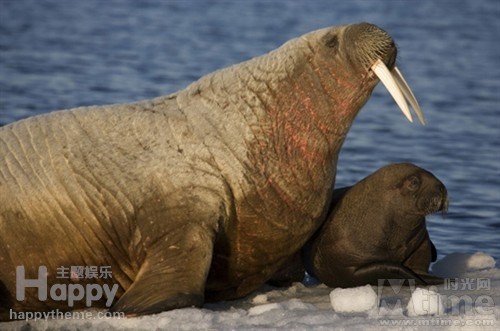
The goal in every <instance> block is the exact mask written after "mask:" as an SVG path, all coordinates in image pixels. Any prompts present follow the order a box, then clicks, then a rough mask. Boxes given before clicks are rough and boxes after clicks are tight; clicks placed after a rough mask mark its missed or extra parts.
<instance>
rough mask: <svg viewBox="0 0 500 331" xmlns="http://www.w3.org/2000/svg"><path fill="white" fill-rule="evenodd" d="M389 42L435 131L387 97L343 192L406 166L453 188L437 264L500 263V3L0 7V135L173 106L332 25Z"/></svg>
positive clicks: (341, 176)
mask: <svg viewBox="0 0 500 331" xmlns="http://www.w3.org/2000/svg"><path fill="white" fill-rule="evenodd" d="M360 21H367V22H372V23H375V24H377V25H379V26H381V27H382V28H384V29H385V30H386V31H388V32H389V33H390V34H391V35H392V36H393V37H394V39H395V40H396V42H397V45H398V47H399V52H398V56H399V57H398V66H399V67H400V68H401V69H402V71H403V73H404V74H405V77H406V78H407V80H408V81H409V83H410V85H411V86H412V88H413V91H414V92H415V95H416V96H417V99H418V100H419V102H420V104H421V106H422V108H423V110H424V113H425V116H426V119H427V126H425V127H422V126H420V125H419V124H416V123H415V124H410V123H408V122H407V121H406V120H405V119H404V117H403V116H402V115H401V114H400V112H399V110H398V109H397V106H396V105H395V103H394V102H393V101H392V98H391V97H390V96H389V94H388V93H387V92H386V91H385V89H384V88H383V87H382V86H379V87H377V89H376V90H375V92H374V94H373V96H372V98H371V99H370V101H369V102H368V103H367V105H366V106H365V107H364V109H363V110H362V111H361V113H360V114H359V115H358V118H357V119H356V122H355V124H354V125H353V127H352V128H351V131H350V133H349V136H348V138H347V140H346V142H345V144H344V147H343V150H342V152H341V154H340V161H339V165H338V176H337V186H338V187H340V186H345V185H351V184H353V183H355V182H356V181H358V180H360V179H361V178H363V177H364V176H366V175H368V174H370V173H371V172H373V171H375V170H376V169H378V168H379V167H381V166H383V165H385V164H387V163H391V162H401V161H409V162H413V163H415V164H417V165H419V166H422V167H424V168H426V169H428V170H429V171H431V172H433V173H434V174H435V175H436V176H437V177H439V178H440V179H441V180H442V181H443V182H444V183H445V185H446V186H447V188H448V192H449V196H450V207H449V211H448V214H447V215H446V216H445V217H444V218H442V217H441V216H440V215H433V216H431V217H429V218H428V229H429V232H430V235H431V237H432V239H433V241H434V243H435V245H436V246H437V248H438V251H439V253H440V255H441V256H442V255H446V254H448V253H451V252H466V253H472V252H476V251H484V252H486V253H488V254H490V255H493V256H494V257H495V258H497V259H498V258H500V245H499V242H500V37H499V36H500V1H497V0H476V1H466V0H462V1H460V0H444V1H443V0H441V1H435V0H421V1H403V0H387V1H382V0H357V1H341V0H338V1H309V0H302V1H264V0H261V1H190V0H184V1H181V0H179V1H159V0H157V1H153V0H148V1H137V0H120V1H118V0H108V1H99V0H85V1H82V0H69V1H60V0H44V1H39V0H0V125H3V124H6V123H10V122H13V121H15V120H18V119H21V118H25V117H28V116H32V115H36V114H41V113H45V112H48V111H52V110H57V109H66V108H73V107H77V106H83V105H97V104H109V103H123V102H130V101H136V100H141V99H146V98H152V97H155V96H159V95H164V94H168V93H171V92H174V91H176V90H178V89H181V88H183V87H185V86H186V85H187V84H189V83H190V82H192V81H193V80H196V79H197V78H199V77H200V76H202V75H204V74H206V73H209V72H211V71H213V70H216V69H218V68H222V67H225V66H228V65H231V64H234V63H238V62H241V61H243V60H246V59H249V58H251V57H254V56H257V55H260V54H263V53H265V52H267V51H269V50H271V49H274V48H276V47H278V46H279V45H281V44H282V43H283V42H285V41H286V40H288V39H291V38H293V37H296V36H299V35H301V34H303V33H306V32H309V31H311V30H315V29H318V28H322V27H325V26H330V25H340V24H346V23H354V22H360Z"/></svg>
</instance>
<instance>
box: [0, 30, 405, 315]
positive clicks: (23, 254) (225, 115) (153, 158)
mask: <svg viewBox="0 0 500 331" xmlns="http://www.w3.org/2000/svg"><path fill="white" fill-rule="evenodd" d="M377 58H381V59H382V60H383V61H384V62H385V64H386V65H387V66H388V67H389V68H392V67H393V66H394V63H395V60H396V48H395V46H394V42H393V40H392V39H391V37H390V36H389V35H387V34H386V33H385V32H384V31H382V30H381V29H379V28H377V27H375V26H374V25H370V24H366V23H362V24H357V25H349V26H340V27H332V28H326V29H322V30H318V31H314V32H311V33H309V34H306V35H303V36H301V37H299V38H297V39H293V40H291V41H289V42H287V43H285V44H284V45H283V46H282V47H280V48H278V49H277V50H275V51H272V52H270V53H269V54H266V55H263V56H261V57H257V58H254V59H252V60H249V61H247V62H243V63H241V64H238V65H235V66H232V67H229V68H226V69H222V70H219V71H216V72H214V73H212V74H209V75H207V76H204V77H202V78H200V79H199V80H198V81H196V82H194V83H193V84H191V85H189V86H188V87H187V88H185V89H184V90H181V91H179V92H177V93H174V94H172V95H169V96H164V97H159V98H156V99H153V100H148V101H143V102H138V103H132V104H123V105H110V106H99V107H85V108H77V109H71V110H66V111H60V112H54V113H49V114H45V115H41V116H36V117H32V118H28V119H25V120H21V121H18V122H15V123H12V124H10V125H7V126H5V127H2V128H0V155H1V158H0V201H2V203H1V204H0V261H1V264H2V267H1V268H0V281H1V282H0V291H1V292H2V293H0V296H1V297H2V298H4V299H3V301H4V302H3V304H2V307H3V308H4V312H5V311H8V309H9V308H11V307H12V308H13V309H14V310H17V311H27V310H34V311H44V310H50V309H55V308H59V309H70V308H69V307H67V306H66V304H65V303H64V302H62V303H61V302H54V301H51V300H48V301H44V302H41V301H39V300H38V298H37V295H36V289H33V291H31V292H30V291H28V298H27V299H26V300H25V301H21V302H19V301H17V300H15V268H16V266H20V265H23V266H25V267H26V270H27V271H26V277H27V278H36V276H37V270H38V267H39V266H40V265H45V266H47V268H48V270H49V275H48V282H49V286H51V284H53V283H56V282H57V283H61V279H55V273H56V270H57V268H58V267H60V266H78V265H81V266H108V265H109V266H111V269H112V272H113V278H112V279H111V280H106V279H99V280H95V279H91V280H89V282H90V283H101V284H103V283H105V282H106V283H107V284H110V285H112V284H115V283H117V284H119V286H120V288H119V291H118V294H117V296H116V299H117V300H116V301H115V302H114V304H113V306H112V307H111V309H112V310H114V311H123V312H125V313H127V314H128V315H140V314H149V313H157V312H161V311H164V310H169V309H174V308H180V307H186V306H192V305H195V306H200V305H202V304H203V302H205V301H206V300H211V301H213V300H222V299H233V298H238V297H242V296H244V295H246V294H248V293H250V292H251V291H253V290H254V289H256V288H258V287H259V286H261V285H262V284H263V283H264V282H265V281H267V280H268V279H269V278H270V277H271V275H272V274H273V273H274V272H276V270H277V269H278V267H279V266H280V265H282V264H283V262H284V261H285V260H286V259H287V258H289V257H290V256H291V255H293V254H294V253H296V252H297V251H298V250H299V249H300V248H301V247H302V246H303V245H304V243H305V242H306V240H307V239H308V238H309V237H310V236H311V235H312V233H313V232H314V231H315V230H316V229H317V228H318V227H319V226H320V225H321V224H322V222H323V221H324V219H325V217H326V211H327V209H328V206H329V202H330V198H331V193H332V187H333V185H334V180H335V173H336V163H337V156H338V153H339V150H340V148H341V145H342V143H343V141H344V138H345V136H346V134H347V132H348V130H349V128H350V126H351V123H352V121H353V120H354V118H355V116H356V115H357V113H358V112H359V110H360V109H361V107H362V106H363V105H364V104H365V103H366V101H367V100H368V98H369V96H370V94H371V92H372V90H373V88H374V87H375V85H376V84H377V83H378V79H377V78H376V77H375V76H374V75H373V73H372V72H371V71H370V70H369V68H370V66H371V65H372V64H373V63H374V62H375V60H376V59H377ZM85 281H86V280H82V281H81V284H85ZM99 305H100V306H103V305H104V300H103V301H102V302H100V303H99V304H96V305H94V307H97V306H99ZM5 307H7V309H5ZM74 308H82V305H81V304H78V303H76V304H75V307H74Z"/></svg>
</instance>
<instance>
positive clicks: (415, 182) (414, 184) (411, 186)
mask: <svg viewBox="0 0 500 331" xmlns="http://www.w3.org/2000/svg"><path fill="white" fill-rule="evenodd" d="M406 187H407V188H408V190H410V191H416V190H418V188H419V187H420V178H418V176H410V177H408V178H407V179H406Z"/></svg>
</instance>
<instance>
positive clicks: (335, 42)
mask: <svg viewBox="0 0 500 331" xmlns="http://www.w3.org/2000/svg"><path fill="white" fill-rule="evenodd" d="M325 46H326V47H329V48H334V49H337V48H338V46H339V38H338V37H337V36H332V37H330V38H328V39H327V40H326V42H325Z"/></svg>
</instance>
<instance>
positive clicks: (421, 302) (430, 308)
mask: <svg viewBox="0 0 500 331" xmlns="http://www.w3.org/2000/svg"><path fill="white" fill-rule="evenodd" d="M444 308H445V307H444V302H443V298H442V297H441V295H440V294H439V293H437V292H435V291H433V290H428V289H425V288H420V287H418V288H416V289H415V291H413V293H412V295H411V298H410V302H408V306H407V307H406V309H407V312H408V316H420V315H439V314H441V313H444Z"/></svg>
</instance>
